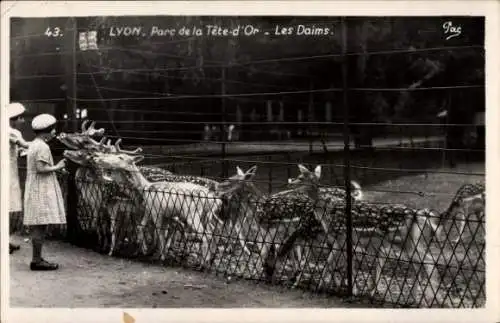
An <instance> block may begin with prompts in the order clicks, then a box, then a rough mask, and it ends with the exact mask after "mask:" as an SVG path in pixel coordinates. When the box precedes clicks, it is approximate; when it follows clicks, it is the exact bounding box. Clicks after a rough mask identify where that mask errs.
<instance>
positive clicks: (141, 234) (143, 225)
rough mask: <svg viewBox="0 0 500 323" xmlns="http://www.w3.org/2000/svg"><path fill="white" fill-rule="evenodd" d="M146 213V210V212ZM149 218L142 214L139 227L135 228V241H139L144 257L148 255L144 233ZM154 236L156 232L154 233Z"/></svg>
mask: <svg viewBox="0 0 500 323" xmlns="http://www.w3.org/2000/svg"><path fill="white" fill-rule="evenodd" d="M146 211H147V210H146ZM148 220H149V216H148V215H146V214H144V215H143V216H142V220H141V223H140V224H139V227H138V228H137V229H138V230H137V240H139V243H140V244H141V245H142V253H143V255H146V254H147V253H148V249H149V248H148V245H147V242H146V239H145V237H144V231H145V230H146V225H147V224H148ZM154 233H155V234H156V230H155V232H154Z"/></svg>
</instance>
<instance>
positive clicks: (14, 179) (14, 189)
mask: <svg viewBox="0 0 500 323" xmlns="http://www.w3.org/2000/svg"><path fill="white" fill-rule="evenodd" d="M25 111H26V108H25V107H24V106H23V105H22V104H21V103H17V102H13V103H10V104H9V105H7V113H8V116H9V123H10V125H9V156H10V158H9V164H10V165H9V166H10V191H9V192H10V198H9V216H10V218H11V219H12V218H13V215H15V214H16V213H21V212H22V211H23V202H22V192H21V185H20V181H19V169H18V163H17V158H18V156H19V148H24V149H27V148H28V142H27V141H26V140H24V138H23V135H22V134H21V131H19V129H20V127H21V126H22V124H24V113H25ZM18 249H19V245H15V244H12V243H9V253H13V252H14V251H16V250H18Z"/></svg>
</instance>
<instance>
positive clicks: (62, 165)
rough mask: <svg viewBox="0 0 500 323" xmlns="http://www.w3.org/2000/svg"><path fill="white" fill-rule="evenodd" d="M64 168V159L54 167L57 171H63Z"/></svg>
mask: <svg viewBox="0 0 500 323" xmlns="http://www.w3.org/2000/svg"><path fill="white" fill-rule="evenodd" d="M65 167H66V159H64V158H63V159H61V160H60V161H59V162H58V163H57V165H56V168H57V169H64V168H65Z"/></svg>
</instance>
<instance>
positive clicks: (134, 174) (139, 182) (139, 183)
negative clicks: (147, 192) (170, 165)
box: [128, 167, 152, 190]
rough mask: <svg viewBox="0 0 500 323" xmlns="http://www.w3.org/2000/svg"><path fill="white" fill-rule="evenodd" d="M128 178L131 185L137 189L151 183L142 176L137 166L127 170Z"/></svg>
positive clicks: (146, 186) (144, 187) (142, 188)
mask: <svg viewBox="0 0 500 323" xmlns="http://www.w3.org/2000/svg"><path fill="white" fill-rule="evenodd" d="M128 178H129V180H130V183H131V184H132V186H133V187H134V188H135V189H137V190H144V189H147V188H148V187H150V186H151V185H152V183H151V182H150V181H148V180H147V179H146V177H144V175H143V174H142V173H141V171H140V170H139V168H138V167H136V168H134V169H133V170H132V171H130V172H129V177H128Z"/></svg>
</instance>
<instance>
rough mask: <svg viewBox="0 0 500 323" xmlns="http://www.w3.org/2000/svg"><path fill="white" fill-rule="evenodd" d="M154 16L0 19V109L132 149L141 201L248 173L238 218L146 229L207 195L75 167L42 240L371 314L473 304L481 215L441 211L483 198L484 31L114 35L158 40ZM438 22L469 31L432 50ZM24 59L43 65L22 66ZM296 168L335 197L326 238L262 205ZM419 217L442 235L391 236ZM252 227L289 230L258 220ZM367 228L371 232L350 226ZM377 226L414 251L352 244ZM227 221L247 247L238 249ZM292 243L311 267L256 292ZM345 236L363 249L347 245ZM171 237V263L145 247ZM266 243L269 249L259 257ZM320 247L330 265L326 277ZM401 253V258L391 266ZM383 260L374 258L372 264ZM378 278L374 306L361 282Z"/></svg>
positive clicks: (280, 269) (288, 270) (381, 23)
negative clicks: (136, 151)
mask: <svg viewBox="0 0 500 323" xmlns="http://www.w3.org/2000/svg"><path fill="white" fill-rule="evenodd" d="M159 19H165V17H88V18H50V19H44V20H42V19H35V18H29V19H28V18H23V19H13V20H12V22H11V30H12V37H11V39H12V40H11V53H12V52H13V53H15V54H16V55H12V54H11V55H12V56H13V59H12V60H11V65H12V74H11V83H12V84H13V86H12V90H11V100H12V101H20V102H23V103H25V104H26V105H27V107H28V110H29V112H30V114H36V113H38V112H40V111H49V112H51V113H54V114H56V115H57V117H58V118H59V119H60V120H61V126H62V127H61V129H60V130H62V131H64V132H66V133H77V132H80V127H81V124H82V122H83V121H84V120H94V121H96V122H97V127H102V128H104V129H105V136H106V137H108V138H110V139H112V140H113V141H115V140H117V139H120V138H121V139H123V144H124V146H126V147H127V149H131V148H135V147H141V148H142V149H143V151H142V155H143V156H144V157H145V158H144V161H142V163H141V164H142V168H141V169H140V171H141V173H142V175H143V176H144V178H146V179H147V180H148V181H149V182H152V183H153V184H154V183H156V182H159V181H166V182H169V183H178V182H183V181H189V182H195V183H198V184H200V183H201V185H202V187H205V188H207V187H209V186H210V185H211V184H210V183H212V182H211V181H212V180H213V181H215V183H221V182H224V181H225V180H227V179H228V178H229V177H231V176H233V175H235V174H237V167H239V168H240V169H242V170H243V171H247V170H248V169H250V168H251V167H252V166H254V165H257V171H256V174H255V176H254V177H253V178H252V183H253V184H255V187H256V191H255V192H253V193H252V194H253V195H252V194H248V193H246V194H247V195H244V196H241V197H240V199H238V200H237V203H232V202H230V203H229V205H227V204H224V203H222V207H221V209H220V210H218V212H220V213H218V217H219V218H221V219H222V222H223V223H222V224H220V223H219V224H217V223H218V222H217V221H214V223H215V224H213V223H212V222H211V221H212V219H210V218H203V219H202V220H203V221H202V222H203V223H202V226H203V227H202V228H197V227H194V228H191V229H192V231H194V232H192V233H190V232H189V230H187V229H186V225H185V223H182V221H177V220H175V221H171V220H172V219H169V220H168V221H167V222H168V223H167V224H165V225H166V227H161V228H158V227H155V220H154V217H153V216H152V215H151V214H156V213H161V212H162V211H163V209H164V208H165V207H164V206H162V205H165V203H166V204H167V205H168V203H170V204H173V205H175V204H176V203H179V204H181V205H182V203H185V201H186V200H190V201H192V203H193V208H195V209H196V208H198V204H199V205H201V206H200V207H201V208H202V209H203V210H205V208H206V205H207V204H210V203H215V202H213V201H212V200H217V199H218V198H212V199H211V198H208V197H206V198H204V197H193V196H192V195H190V194H187V195H186V193H179V192H177V191H173V190H172V189H171V187H172V186H168V185H167V186H168V187H169V188H170V189H163V188H161V187H160V188H158V189H154V185H153V188H151V187H150V188H148V189H145V188H142V187H137V186H134V185H130V183H126V184H125V183H120V182H115V183H111V184H110V183H107V182H103V181H102V180H101V179H99V178H97V177H95V178H91V179H90V180H89V178H82V177H79V176H77V175H76V170H77V168H78V167H79V165H77V164H72V165H71V166H70V168H69V170H70V173H69V174H68V175H61V183H62V186H63V188H64V190H65V196H66V198H67V210H68V212H67V216H68V224H67V227H64V228H55V230H54V232H53V234H54V235H55V236H57V237H60V238H63V239H67V240H69V241H71V242H72V243H74V244H75V245H79V246H85V247H88V248H93V249H95V250H96V251H99V252H103V253H109V252H110V251H112V250H110V248H111V240H112V239H113V236H114V239H115V241H116V245H115V248H114V250H113V251H114V253H113V254H114V256H117V257H127V258H134V259H135V258H139V259H141V260H148V261H155V262H160V259H158V258H164V259H163V261H162V262H163V264H165V265H168V266H186V267H189V268H193V267H194V268H196V269H198V270H204V271H209V272H213V273H214V274H216V275H223V276H224V277H232V278H239V279H250V280H254V281H256V282H258V283H266V282H267V283H269V282H272V283H274V284H282V285H290V286H291V285H294V286H293V287H298V288H304V289H310V290H315V291H317V292H318V293H320V292H321V293H326V294H328V293H332V294H336V295H343V296H345V297H352V298H353V300H354V301H361V300H366V299H368V300H369V301H370V302H372V304H376V305H377V306H389V307H399V306H416V307H434V306H437V307H482V306H484V303H485V290H484V288H485V269H484V266H485V259H484V248H485V240H484V231H485V223H484V219H485V218H484V206H483V210H482V212H478V213H473V212H472V213H470V214H465V215H464V216H463V218H460V217H458V216H457V215H455V214H451V215H450V214H449V213H450V212H448V211H449V210H451V208H450V206H451V205H454V204H452V201H455V202H456V201H458V202H460V201H461V199H462V198H466V197H467V196H462V195H459V196H457V195H456V194H457V192H458V191H459V189H460V188H462V187H463V185H464V184H470V185H472V186H473V187H474V188H473V189H471V190H472V191H474V190H476V189H477V190H480V189H481V187H482V189H483V193H484V184H476V183H481V182H482V183H484V177H485V167H484V156H485V144H484V124H483V125H481V124H478V123H476V122H475V121H474V120H475V116H476V115H477V114H479V113H481V112H484V109H485V106H484V105H485V103H484V96H485V90H484V19H483V18H477V17H467V18H465V17H380V18H378V17H271V16H269V17H169V18H168V20H169V24H170V25H171V26H172V28H177V29H178V30H180V29H181V28H182V27H183V26H187V25H189V26H197V27H198V28H200V29H201V30H205V29H206V26H207V25H208V24H212V25H221V26H227V28H229V29H231V30H232V29H235V28H240V27H241V26H247V25H254V26H259V29H260V30H261V31H262V33H261V34H258V35H254V36H248V37H226V38H224V37H219V38H217V37H209V36H208V35H203V36H202V37H187V36H184V37H183V36H175V37H170V38H169V39H167V40H166V39H165V38H160V37H154V36H150V37H142V36H140V35H139V36H137V37H125V36H123V37H111V36H110V33H111V30H112V29H113V28H114V27H113V26H117V25H133V24H140V25H141V28H142V30H150V29H151V28H153V26H156V25H161V24H160V20H159ZM448 21H452V22H453V24H457V25H460V26H464V29H467V30H468V33H466V34H463V35H461V36H460V37H456V38H452V39H448V40H446V37H444V30H443V25H444V24H445V23H446V22H448ZM47 23H48V24H49V25H50V26H51V27H50V28H49V31H50V33H54V32H55V31H54V28H55V26H57V27H58V28H60V29H61V30H64V37H50V36H47V34H43V35H36V34H33V32H32V30H34V29H37V30H39V29H40V28H39V26H41V25H45V24H47ZM278 25H280V26H285V25H286V26H295V28H296V26H298V25H304V26H310V27H311V28H312V26H313V25H314V26H316V27H317V28H319V26H323V27H325V28H326V27H328V28H330V30H333V31H332V32H330V33H327V34H326V35H322V36H321V37H305V36H299V35H295V36H293V37H282V36H278V35H273V32H274V31H275V29H276V26H278ZM465 27H466V28H465ZM204 28H205V29H204ZM93 32H97V34H98V35H99V37H98V38H95V39H94V38H93V37H94V36H95V35H94V34H93ZM265 32H268V33H271V35H265ZM82 37H83V38H82ZM35 48H36V51H41V50H40V48H41V49H42V50H43V51H42V52H41V53H39V52H36V53H34V51H35ZM33 62H34V63H33ZM443 111H445V112H444V113H443ZM441 116H445V117H444V118H442V117H441ZM28 121H29V119H28ZM27 124H29V122H27ZM28 136H29V134H28ZM52 148H53V151H54V153H55V155H59V156H60V155H61V154H62V152H63V151H64V150H71V149H70V148H69V147H68V146H67V145H66V146H65V145H64V144H62V143H60V142H57V141H54V143H53V147H52ZM298 164H303V165H306V166H307V167H308V168H309V170H311V171H312V170H313V169H314V168H315V167H316V165H321V166H322V168H321V176H320V185H319V186H318V188H319V190H320V192H325V191H326V192H330V194H333V195H335V196H336V197H337V198H338V199H337V201H338V202H336V204H335V203H334V205H330V204H329V207H331V209H326V211H324V212H327V213H328V212H330V213H331V214H330V215H329V216H330V218H333V220H331V225H332V226H334V228H330V231H329V232H323V231H321V230H319V229H318V228H320V227H321V226H319V225H318V224H317V223H316V224H314V225H310V224H309V222H308V221H313V220H311V218H310V214H312V213H314V212H313V211H312V210H313V209H314V208H315V207H314V206H313V205H315V204H314V203H313V202H315V201H311V200H310V199H308V198H306V197H304V196H303V195H300V196H299V197H296V198H291V197H288V195H286V196H287V197H286V198H282V199H278V202H269V201H272V198H273V196H274V197H275V196H276V193H279V192H285V191H286V190H287V189H289V188H290V187H289V185H288V179H289V178H297V177H298V176H299V175H300V172H299V168H298V167H297V165H298ZM87 166H88V165H87ZM153 167H158V168H160V169H163V170H168V171H169V172H171V173H167V172H162V171H161V170H158V169H156V168H153ZM90 168H92V166H90ZM155 176H156V177H155ZM351 180H355V181H357V182H359V183H360V184H361V187H362V191H363V201H357V200H351V195H352V194H353V193H354V192H351V189H350V184H349V183H350V181H351ZM157 185H159V184H157ZM474 185H476V186H474ZM321 190H323V191H321ZM332 192H333V193H332ZM464 192H465V193H464ZM466 193H467V194H468V193H470V192H468V191H467V192H466V191H463V192H462V193H461V194H466ZM476 193H477V192H476V191H474V194H476ZM287 194H288V193H287ZM471 194H472V193H471ZM474 194H472V195H474ZM147 201H150V202H147ZM164 201H166V202H164ZM231 201H232V200H231ZM339 201H340V202H339ZM273 203H274V204H273ZM210 205H212V204H210ZM274 207H275V208H277V211H276V210H274V209H273V208H274ZM158 208H163V209H161V210H159V209H158ZM269 208H271V209H272V210H271V211H269ZM332 209H333V210H335V212H333V211H332ZM426 209H430V210H435V212H434V213H436V214H438V215H439V216H440V218H441V220H440V221H442V223H441V225H442V226H443V228H445V230H444V233H442V234H441V236H440V237H438V236H437V235H433V234H429V233H427V231H428V228H427V227H425V226H424V227H420V226H418V225H416V226H415V223H413V222H408V223H410V224H411V227H407V228H406V229H404V228H403V225H402V224H401V223H403V222H404V220H405V219H406V218H407V217H408V216H410V217H411V216H416V214H417V213H418V214H420V213H421V211H425V210H426ZM262 210H267V211H266V212H264V211H262ZM339 210H340V211H339ZM148 212H149V213H148ZM259 212H261V213H259ZM262 212H263V213H262ZM280 212H281V213H280ZM311 212H312V213H311ZM426 212H427V211H426ZM434 213H432V212H430V211H429V212H428V216H427V218H431V217H432V216H433V214H434ZM148 214H150V215H148ZM240 214H245V216H243V217H242V218H241V217H240V216H239V215H240ZM248 214H250V215H248ZM259 214H260V215H262V214H264V215H265V216H267V215H269V214H274V215H276V214H277V215H283V216H285V217H291V218H293V217H298V218H300V219H299V220H296V221H295V220H294V221H288V222H287V221H281V220H280V219H278V220H277V221H275V222H273V221H271V222H269V223H268V222H262V221H261V218H259V217H258V216H257V215H259ZM332 214H333V215H332ZM429 214H431V215H429ZM181 215H182V214H181ZM445 215H446V216H445ZM203 216H206V213H203ZM224 216H227V217H226V218H224ZM447 216H449V217H447ZM145 217H146V218H150V219H149V220H148V222H146V223H144V222H143V219H144V218H145ZM365 218H366V219H368V220H367V221H372V222H371V223H370V224H366V223H364V222H363V221H361V220H360V219H365ZM18 220H19V219H18ZM180 220H182V219H180ZM280 221H281V222H280ZM384 221H386V222H387V223H388V225H389V226H390V225H391V224H392V223H393V222H394V223H396V222H398V221H402V222H401V223H399V224H398V225H399V227H398V230H399V231H402V232H405V230H406V231H412V232H413V231H415V232H418V233H414V234H416V235H414V236H412V237H418V239H417V242H416V245H415V246H413V247H411V246H410V247H409V246H408V245H405V246H406V247H405V248H406V249H405V248H403V250H404V252H403V251H402V250H400V249H401V248H399V249H398V248H397V245H398V243H396V242H394V241H389V240H387V239H385V240H384V243H385V248H378V247H377V246H379V245H380V243H381V242H380V241H379V240H380V237H375V236H376V235H375V234H369V233H366V232H370V230H369V229H370V228H374V227H378V226H381V225H383V224H381V222H384ZM426 221H427V220H426ZM313 222H314V221H313ZM362 222H363V223H362ZM13 223H15V221H13ZM270 223H273V224H270ZM425 223H427V222H425ZM237 224H239V225H240V226H241V227H242V228H243V229H244V230H243V231H245V233H244V236H245V239H244V240H246V242H245V243H244V244H241V242H240V239H239V235H238V232H236V231H237V230H238V228H237V227H238V226H237ZM212 225H215V227H214V229H213V230H211V232H208V231H207V232H205V228H206V227H211V226H212ZM309 226H310V227H309ZM364 226H367V227H368V229H367V228H365V227H364ZM112 228H114V229H112ZM304 228H306V229H307V228H311V230H312V229H314V230H317V231H310V232H309V231H308V230H306V229H304ZM401 228H403V229H401ZM166 229H168V230H166ZM300 230H303V231H304V233H303V234H302V235H301V236H300V237H299V238H298V239H297V241H294V242H293V246H294V248H292V249H295V247H296V246H302V248H300V249H302V250H303V252H304V254H305V259H304V258H303V259H302V261H300V262H297V261H295V260H293V259H292V256H293V254H294V253H293V250H292V251H290V252H289V253H287V254H286V255H285V259H284V260H283V262H282V263H281V264H279V263H278V264H279V265H277V266H276V267H275V268H274V269H275V271H274V275H273V279H272V280H270V279H269V277H266V272H265V271H266V268H269V266H268V265H269V264H268V262H271V263H272V259H271V258H272V255H273V254H275V252H279V251H280V250H282V249H281V247H282V246H283V243H284V242H285V241H288V238H289V237H291V236H293V235H294V233H295V232H302V231H300ZM318 230H319V231H318ZM399 231H398V232H399ZM141 232H142V235H141ZM359 232H365V233H366V234H365V233H363V234H365V235H366V236H368V238H366V239H364V240H363V242H361V241H362V239H358V238H359V236H360V235H362V234H360V233H359ZM406 233H408V232H406ZM325 236H326V237H329V238H330V239H333V240H335V241H336V243H338V244H337V245H335V243H333V242H331V241H330V242H328V241H329V240H328V239H326V240H325ZM205 238H206V242H207V244H208V245H210V246H213V245H215V249H214V250H215V251H214V250H212V251H214V252H213V255H212V256H213V257H214V259H213V262H211V263H208V264H207V263H203V261H202V260H203V259H202V258H203V257H205V256H206V254H203V252H201V251H200V250H201V249H203V248H201V247H203V242H204V239H205ZM438 238H441V240H439V239H438ZM169 239H172V242H171V244H170V245H169V246H168V247H169V248H168V250H161V248H160V247H158V248H156V250H155V246H156V245H161V246H163V242H162V241H167V240H169ZM377 239H378V240H377ZM405 239H407V238H405V237H402V240H403V241H404V240H405ZM143 241H146V243H143ZM341 242H343V243H341ZM332 244H333V246H332ZM399 244H401V243H399ZM166 245H168V243H166ZM403 245H404V243H403ZM243 246H245V248H246V247H248V249H249V251H245V250H244V249H245V248H244V247H243ZM264 246H267V248H269V249H270V250H271V251H269V254H268V258H263V256H264V253H263V252H262V250H263V249H265V248H264ZM334 247H335V248H337V249H338V250H337V253H336V256H335V259H334V260H335V261H334V262H333V263H329V264H327V258H328V256H329V255H330V253H331V251H332V249H335V248H334ZM370 248H371V249H373V250H369V249H370ZM422 248H423V249H422ZM144 249H147V250H144ZM273 249H275V250H273ZM380 249H383V251H384V252H385V253H383V254H382V253H380ZM416 251H418V252H420V253H422V254H418V255H417V256H418V257H422V258H421V259H416V258H415V257H417V256H416ZM155 252H156V254H155ZM304 254H303V256H304ZM404 254H406V255H407V256H408V255H410V259H406V260H405V259H402V258H403V255H404ZM269 255H271V256H269ZM380 259H385V260H386V261H385V263H384V264H383V266H382V267H380V266H381V263H379V260H380ZM202 265H203V266H202ZM428 266H431V267H432V268H433V269H432V273H431V274H429V276H431V277H434V275H435V273H437V274H438V275H439V279H438V282H437V283H436V285H434V283H435V282H434V280H432V281H431V279H430V278H431V277H425V278H421V277H420V276H419V274H420V271H422V272H425V270H426V268H428ZM354 267H356V269H354ZM377 268H378V269H379V270H380V275H379V276H378V280H377V281H375V282H373V283H374V284H375V285H376V293H375V294H371V292H370V290H369V286H368V285H369V281H370V279H371V277H372V276H373V274H372V273H371V271H372V270H375V269H377ZM325 273H326V274H325ZM327 276H331V278H329V277H327ZM375 276H377V275H375ZM297 277H299V278H300V279H298V278H297ZM335 277H341V278H340V280H341V282H342V283H341V284H339V283H338V281H335V279H334V278H335ZM431 285H432V286H431ZM291 287H292V286H291ZM413 287H415V288H416V289H417V290H418V291H417V293H416V294H412V292H413ZM436 288H437V289H436ZM429 290H431V291H430V292H429ZM429 293H431V294H432V295H433V297H434V299H431V300H429V297H427V296H428V295H429Z"/></svg>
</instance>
